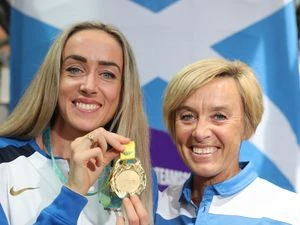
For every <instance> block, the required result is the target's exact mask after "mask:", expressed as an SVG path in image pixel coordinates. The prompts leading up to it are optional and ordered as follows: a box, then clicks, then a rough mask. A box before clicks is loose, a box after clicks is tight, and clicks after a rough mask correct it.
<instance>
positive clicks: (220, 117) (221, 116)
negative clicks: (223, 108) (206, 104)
mask: <svg viewBox="0 0 300 225" xmlns="http://www.w3.org/2000/svg"><path fill="white" fill-rule="evenodd" d="M214 118H215V119H216V120H224V119H226V116H224V115H222V114H216V115H214Z"/></svg>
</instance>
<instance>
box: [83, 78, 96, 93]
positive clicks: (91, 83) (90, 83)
mask: <svg viewBox="0 0 300 225" xmlns="http://www.w3.org/2000/svg"><path fill="white" fill-rule="evenodd" d="M80 91H81V92H82V93H84V94H95V93H97V87H96V81H95V75H94V74H93V73H89V74H87V75H86V76H85V77H84V78H83V80H82V84H81V85H80Z"/></svg>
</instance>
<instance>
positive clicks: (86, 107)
mask: <svg viewBox="0 0 300 225" xmlns="http://www.w3.org/2000/svg"><path fill="white" fill-rule="evenodd" d="M76 107H77V108H79V109H82V110H88V111H89V110H94V109H97V108H99V105H97V104H85V103H82V102H76Z"/></svg>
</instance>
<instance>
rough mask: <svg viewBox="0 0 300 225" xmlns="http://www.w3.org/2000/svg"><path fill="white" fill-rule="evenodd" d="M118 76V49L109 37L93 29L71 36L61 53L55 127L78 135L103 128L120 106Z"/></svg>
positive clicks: (120, 55) (120, 65)
mask: <svg viewBox="0 0 300 225" xmlns="http://www.w3.org/2000/svg"><path fill="white" fill-rule="evenodd" d="M122 74H123V53H122V48H121V46H120V44H119V43H118V42H117V41H116V40H115V39H114V38H113V37H112V36H111V35H109V34H107V33H106V32H104V31H101V30H96V29H93V30H83V31H79V32H77V33H75V34H73V35H72V36H71V37H70V38H69V39H68V41H67V43H66V45H65V48H64V50H63V54H62V66H61V74H60V87H59V99H58V110H59V113H58V117H57V119H56V121H55V123H56V124H55V125H56V126H58V127H59V128H60V129H61V130H65V131H67V132H72V131H73V132H81V133H86V132H89V131H91V130H93V129H95V128H97V127H100V126H104V125H105V124H106V123H107V122H109V121H110V120H111V119H112V117H113V116H114V114H115V112H116V109H117V107H118V105H119V103H120V93H121V88H122Z"/></svg>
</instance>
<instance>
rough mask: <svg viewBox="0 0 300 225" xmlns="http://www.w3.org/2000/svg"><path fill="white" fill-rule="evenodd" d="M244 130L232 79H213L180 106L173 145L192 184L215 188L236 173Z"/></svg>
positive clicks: (240, 104) (241, 111) (240, 103)
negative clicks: (186, 167) (204, 183)
mask: <svg viewBox="0 0 300 225" xmlns="http://www.w3.org/2000/svg"><path fill="white" fill-rule="evenodd" d="M244 130H245V125H244V111H243V104H242V100H241V97H240V94H239V91H238V88H237V85H236V83H235V81H234V79H233V78H230V77H222V78H215V79H213V80H212V81H210V82H209V83H207V84H205V85H204V86H202V87H201V88H199V89H198V90H197V91H196V92H195V93H193V94H192V95H191V96H190V97H188V98H187V99H186V100H185V101H184V102H183V103H182V104H181V107H179V109H178V110H177V111H176V122H175V136H176V143H177V148H178V151H179V153H180V155H181V157H182V158H183V160H184V162H185V163H186V165H187V166H188V167H189V168H190V169H191V171H192V172H193V174H194V175H195V176H194V182H197V181H198V182H202V183H203V182H207V183H208V184H215V183H219V182H222V181H224V180H226V179H228V178H230V177H232V176H234V175H236V174H237V173H238V171H239V165H238V161H239V151H240V144H241V141H242V139H243V138H244V133H245V132H244Z"/></svg>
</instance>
